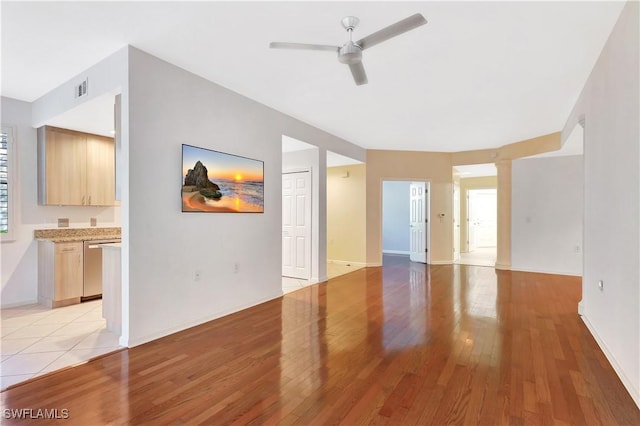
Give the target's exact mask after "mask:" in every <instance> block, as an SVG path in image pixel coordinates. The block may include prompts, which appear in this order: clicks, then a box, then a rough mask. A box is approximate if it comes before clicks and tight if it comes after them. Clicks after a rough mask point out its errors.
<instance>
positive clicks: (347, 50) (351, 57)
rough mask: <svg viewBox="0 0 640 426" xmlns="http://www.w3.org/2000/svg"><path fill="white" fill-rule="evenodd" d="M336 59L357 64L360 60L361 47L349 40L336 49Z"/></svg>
mask: <svg viewBox="0 0 640 426" xmlns="http://www.w3.org/2000/svg"><path fill="white" fill-rule="evenodd" d="M338 60H339V61H340V62H342V63H343V64H347V65H352V64H358V63H360V62H362V49H361V48H360V46H358V45H357V44H355V43H354V42H352V41H349V42H347V43H345V44H344V45H343V46H342V47H341V48H340V50H339V51H338Z"/></svg>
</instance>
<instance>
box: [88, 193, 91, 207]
mask: <svg viewBox="0 0 640 426" xmlns="http://www.w3.org/2000/svg"><path fill="white" fill-rule="evenodd" d="M87 204H89V205H91V195H89V202H88V203H87Z"/></svg>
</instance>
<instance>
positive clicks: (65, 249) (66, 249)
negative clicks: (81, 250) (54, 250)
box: [60, 248, 75, 251]
mask: <svg viewBox="0 0 640 426" xmlns="http://www.w3.org/2000/svg"><path fill="white" fill-rule="evenodd" d="M74 250H75V249H73V248H63V249H62V250H60V251H74Z"/></svg>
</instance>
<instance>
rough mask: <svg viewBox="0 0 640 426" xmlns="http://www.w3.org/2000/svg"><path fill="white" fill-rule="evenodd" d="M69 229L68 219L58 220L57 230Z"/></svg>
mask: <svg viewBox="0 0 640 426" xmlns="http://www.w3.org/2000/svg"><path fill="white" fill-rule="evenodd" d="M68 227H69V218H68V217H59V218H58V228H68Z"/></svg>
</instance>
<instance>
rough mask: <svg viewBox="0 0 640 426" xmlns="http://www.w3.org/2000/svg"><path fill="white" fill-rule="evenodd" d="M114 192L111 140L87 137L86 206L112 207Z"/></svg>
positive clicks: (112, 144) (113, 162) (92, 136)
mask: <svg viewBox="0 0 640 426" xmlns="http://www.w3.org/2000/svg"><path fill="white" fill-rule="evenodd" d="M115 190H116V187H115V150H114V143H113V139H111V138H106V137H101V136H96V135H87V204H88V205H92V206H112V205H114V203H115Z"/></svg>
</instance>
